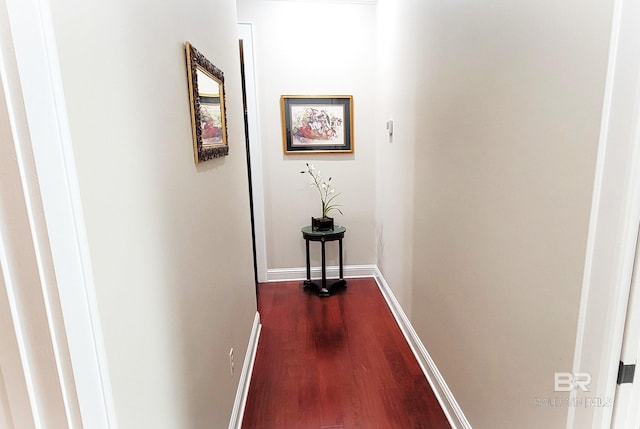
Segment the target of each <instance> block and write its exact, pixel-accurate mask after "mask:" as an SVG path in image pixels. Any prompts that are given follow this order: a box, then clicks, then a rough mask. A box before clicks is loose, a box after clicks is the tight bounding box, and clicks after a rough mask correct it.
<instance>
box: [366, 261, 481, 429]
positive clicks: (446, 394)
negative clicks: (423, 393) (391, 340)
mask: <svg viewBox="0 0 640 429" xmlns="http://www.w3.org/2000/svg"><path fill="white" fill-rule="evenodd" d="M375 270H376V272H375V276H374V278H375V280H376V283H377V284H378V288H379V289H380V292H381V293H382V296H384V299H385V300H386V301H387V305H388V306H389V309H390V310H391V313H393V317H395V319H396V322H397V323H398V326H399V327H400V330H401V331H402V334H403V335H404V337H405V339H406V340H407V343H409V347H411V351H412V352H413V354H414V356H415V357H416V359H417V360H418V364H419V365H420V368H421V369H422V372H423V373H424V376H425V377H426V379H427V381H428V382H429V384H430V385H431V389H432V390H433V393H434V394H435V395H436V398H437V399H438V402H439V403H440V406H441V407H442V410H443V411H444V413H445V415H446V416H447V420H449V423H450V424H451V426H452V427H453V428H454V429H458V428H463V429H471V424H470V423H469V421H468V420H467V418H466V417H465V415H464V413H463V412H462V408H460V405H458V402H457V401H456V398H455V397H454V396H453V393H452V392H451V390H450V389H449V386H447V383H446V381H445V379H444V377H443V376H442V374H441V373H440V371H439V370H438V367H437V366H436V364H435V362H434V361H433V359H431V356H430V355H429V352H428V351H427V348H426V347H425V346H424V344H423V343H422V340H420V337H419V336H418V334H417V333H416V331H415V329H413V325H412V324H411V322H410V321H409V318H408V317H407V315H406V314H405V312H404V310H403V309H402V306H401V305H400V303H399V302H398V300H397V299H396V297H395V295H394V294H393V291H392V290H391V288H390V287H389V284H388V283H387V281H386V280H385V278H384V276H383V275H382V273H381V272H380V270H379V269H378V268H377V267H376V269H375Z"/></svg>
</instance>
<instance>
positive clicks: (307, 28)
mask: <svg viewBox="0 0 640 429" xmlns="http://www.w3.org/2000/svg"><path fill="white" fill-rule="evenodd" d="M238 18H239V20H240V22H251V23H253V31H254V41H255V43H254V52H255V66H256V76H257V92H258V93H257V98H258V103H259V110H260V118H259V121H260V124H259V125H260V137H261V144H262V156H263V171H264V189H265V210H266V213H265V217H266V232H267V235H266V242H267V267H268V268H269V269H274V268H290V267H302V266H304V264H305V256H304V255H305V254H304V240H302V236H301V234H300V228H301V227H302V226H304V225H307V224H309V223H310V217H311V216H318V215H320V214H321V213H320V212H321V206H320V200H319V198H318V196H317V195H318V194H317V191H314V190H313V189H311V188H310V187H309V185H308V181H309V180H308V179H309V178H308V177H304V176H302V175H301V174H300V173H299V172H300V171H301V170H303V169H304V167H305V162H312V163H313V164H314V165H315V166H316V168H318V169H319V170H320V172H321V173H322V175H323V176H324V177H325V178H327V177H329V176H331V177H332V178H333V183H334V185H335V188H336V190H337V191H338V192H341V195H340V196H339V197H338V199H339V200H338V202H339V203H340V204H343V207H342V208H341V209H342V211H343V213H344V216H341V215H340V214H339V213H334V214H335V216H334V217H335V219H336V223H337V224H340V225H345V226H346V227H347V235H346V236H345V241H344V256H345V260H344V263H345V264H350V265H358V264H373V263H375V250H374V249H375V240H374V217H375V215H374V212H375V166H374V164H375V129H376V128H377V129H380V128H381V129H384V123H382V124H381V123H377V122H375V99H376V94H375V91H372V88H374V85H375V38H374V34H375V33H374V25H375V7H374V6H372V5H358V4H335V3H302V2H300V3H299V2H288V1H262V0H239V1H238ZM296 94H300V95H315V94H328V95H353V99H354V105H353V110H354V148H355V152H354V153H353V154H336V155H333V154H331V155H328V154H322V155H310V154H301V155H299V154H295V155H286V156H285V155H284V154H283V149H282V147H283V145H282V131H281V116H280V96H281V95H296ZM317 250H318V249H312V255H313V260H312V264H314V265H318V264H319V253H320V252H319V251H317ZM327 255H328V256H327V257H328V263H329V264H337V246H327Z"/></svg>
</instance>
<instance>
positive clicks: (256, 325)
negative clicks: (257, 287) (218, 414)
mask: <svg viewBox="0 0 640 429" xmlns="http://www.w3.org/2000/svg"><path fill="white" fill-rule="evenodd" d="M261 330H262V325H261V324H260V313H258V312H256V315H255V317H254V318H253V327H252V328H251V336H250V337H249V345H247V353H246V354H245V356H244V364H243V365H242V373H241V374H240V380H239V381H238V390H237V391H236V400H235V401H234V403H233V411H232V412H231V419H230V420H229V429H240V428H241V427H242V418H243V417H244V409H245V406H246V405H247V395H248V394H249V385H250V384H251V375H252V374H253V364H254V363H255V361H256V352H257V351H258V342H259V340H260V331H261Z"/></svg>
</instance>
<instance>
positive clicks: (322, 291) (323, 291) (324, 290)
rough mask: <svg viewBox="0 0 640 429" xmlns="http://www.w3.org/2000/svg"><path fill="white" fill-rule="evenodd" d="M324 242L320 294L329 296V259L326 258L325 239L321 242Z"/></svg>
mask: <svg viewBox="0 0 640 429" xmlns="http://www.w3.org/2000/svg"><path fill="white" fill-rule="evenodd" d="M320 243H321V244H322V289H320V294H319V295H320V296H329V289H327V265H326V264H327V261H326V258H325V250H324V240H322V241H321V242H320Z"/></svg>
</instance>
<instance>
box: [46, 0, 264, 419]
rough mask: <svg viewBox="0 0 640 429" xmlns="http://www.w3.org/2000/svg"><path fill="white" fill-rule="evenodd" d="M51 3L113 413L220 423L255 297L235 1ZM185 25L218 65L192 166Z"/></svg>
mask: <svg viewBox="0 0 640 429" xmlns="http://www.w3.org/2000/svg"><path fill="white" fill-rule="evenodd" d="M51 3H52V11H53V16H54V25H55V31H56V38H57V44H58V50H59V54H60V63H61V69H62V78H63V84H64V90H65V97H66V102H67V108H68V112H69V121H70V126H71V137H72V139H73V143H74V151H75V157H76V161H77V165H78V178H79V184H80V190H81V195H82V201H83V209H84V213H85V216H86V226H87V234H88V239H89V246H90V252H91V257H92V266H93V271H94V275H95V285H96V293H97V299H98V305H99V310H100V315H101V321H102V326H103V330H104V338H105V347H106V352H107V358H108V365H109V370H110V375H111V383H112V388H113V394H114V400H115V408H116V414H117V416H118V423H119V427H120V428H125V429H126V428H140V427H153V428H176V427H181V428H200V427H202V428H205V427H207V428H209V427H225V426H226V425H228V422H229V417H230V414H231V409H232V405H233V400H234V396H235V391H236V387H237V383H238V375H239V371H236V374H235V375H234V376H231V375H230V373H229V363H228V360H229V358H228V352H229V349H230V348H231V347H233V348H234V350H235V355H236V362H237V361H238V360H239V359H240V360H241V359H242V357H243V356H244V353H245V350H246V346H247V341H248V337H249V333H250V331H251V325H252V322H253V318H254V314H255V311H256V306H255V292H254V286H253V273H252V255H251V230H250V220H249V202H248V185H247V170H246V154H245V149H244V131H243V116H242V101H241V86H240V71H239V61H238V45H237V37H236V32H237V30H236V23H237V17H236V10H235V2H234V1H233V0H217V1H204V0H188V1H184V2H179V3H177V2H172V1H168V0H165V1H160V2H157V1H153V2H152V1H144V0H143V1H137V2H134V3H131V2H128V1H125V0H116V1H108V2H97V3H96V2H91V3H87V2H83V1H80V0H52V2H51ZM187 40H188V41H190V42H191V43H192V44H193V45H194V46H195V47H196V48H197V49H198V50H200V51H201V52H202V53H203V54H205V55H206V56H207V57H208V58H209V59H210V60H211V61H212V62H213V63H214V64H215V65H216V66H218V67H219V68H220V69H222V70H223V72H224V73H225V78H226V82H225V85H226V93H227V112H228V131H229V143H230V156H228V157H225V158H223V159H216V160H212V161H208V162H205V163H201V164H199V165H198V166H196V165H195V164H194V161H193V146H192V140H191V139H192V136H191V124H190V116H189V115H190V113H189V97H188V90H187V80H186V76H187V74H186V64H185V53H184V42H185V41H187Z"/></svg>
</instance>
